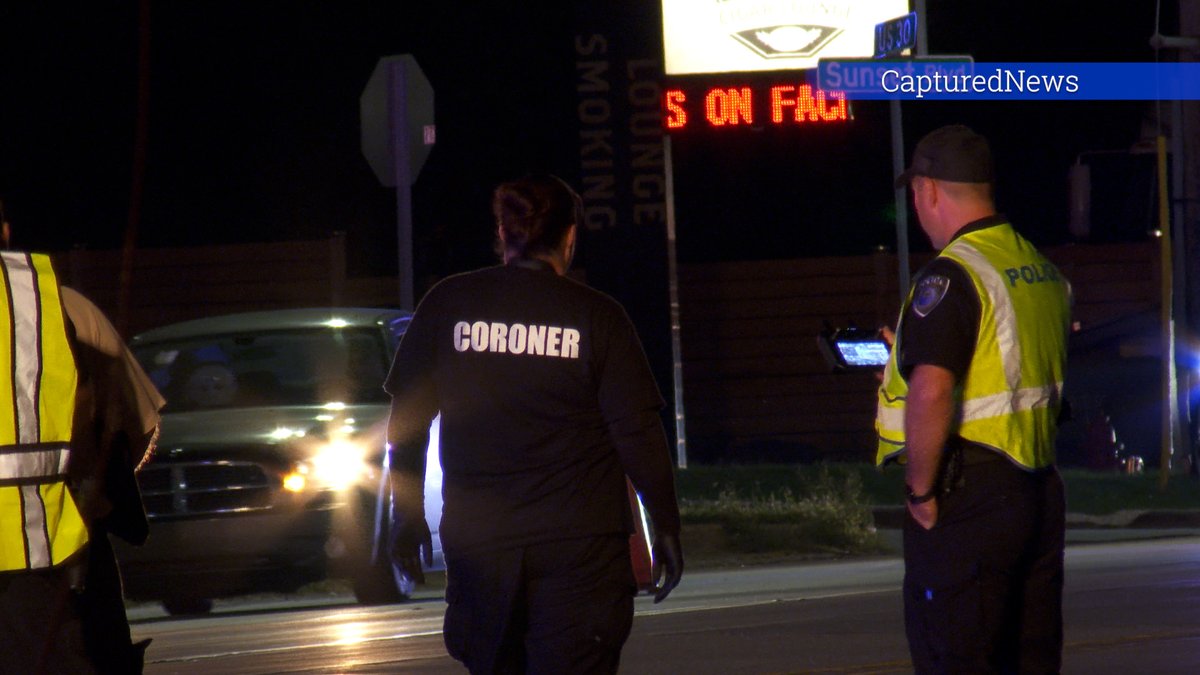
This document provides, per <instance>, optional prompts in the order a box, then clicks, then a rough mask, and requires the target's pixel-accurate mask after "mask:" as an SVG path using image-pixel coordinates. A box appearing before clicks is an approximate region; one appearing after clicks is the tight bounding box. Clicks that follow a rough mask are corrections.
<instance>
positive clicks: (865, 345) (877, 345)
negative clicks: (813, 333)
mask: <svg viewBox="0 0 1200 675" xmlns="http://www.w3.org/2000/svg"><path fill="white" fill-rule="evenodd" d="M817 345H818V346H819V347H820V349H821V355H822V356H824V357H825V359H826V360H827V361H829V365H830V366H831V367H832V368H833V370H834V372H847V371H855V370H880V369H882V368H883V367H884V366H886V365H887V362H888V354H889V351H890V350H889V347H888V343H887V341H886V340H884V339H883V335H881V334H880V332H879V331H878V330H866V329H863V328H827V329H825V330H824V331H822V332H821V334H820V335H818V336H817Z"/></svg>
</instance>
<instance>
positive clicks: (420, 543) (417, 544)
mask: <svg viewBox="0 0 1200 675" xmlns="http://www.w3.org/2000/svg"><path fill="white" fill-rule="evenodd" d="M397 520H398V521H402V522H393V523H392V528H391V531H390V532H389V534H388V538H389V539H390V541H389V546H388V552H389V553H390V555H391V558H392V564H394V565H396V566H397V567H399V568H400V569H401V570H402V571H403V572H404V573H405V574H407V575H408V577H409V578H410V579H412V580H413V581H415V582H417V583H419V584H423V583H425V569H424V568H423V567H422V566H421V560H422V558H424V561H425V566H426V567H429V566H432V565H433V535H432V534H431V533H430V532H429V525H428V523H426V522H425V518H424V516H419V517H417V516H414V517H408V518H401V519H397ZM422 549H424V556H422V555H421V552H422Z"/></svg>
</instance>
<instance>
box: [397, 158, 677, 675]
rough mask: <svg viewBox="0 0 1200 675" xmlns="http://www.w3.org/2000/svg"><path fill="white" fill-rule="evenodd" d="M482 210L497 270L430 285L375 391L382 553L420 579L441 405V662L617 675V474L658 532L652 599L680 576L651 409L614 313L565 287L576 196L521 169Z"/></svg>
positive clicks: (651, 389)
mask: <svg viewBox="0 0 1200 675" xmlns="http://www.w3.org/2000/svg"><path fill="white" fill-rule="evenodd" d="M493 212H494V215H495V217H496V222H497V225H498V234H499V243H500V246H501V249H502V251H503V257H504V264H503V265H500V266H496V267H491V268H486V269H482V270H478V271H476V272H471V273H466V274H461V275H457V276H454V277H450V278H448V279H446V280H444V281H442V282H441V283H439V284H438V285H436V286H435V287H434V288H432V289H431V290H430V291H429V293H428V294H427V295H426V297H425V298H424V299H423V300H422V301H421V304H420V307H419V308H418V309H417V312H416V314H415V316H414V317H413V320H412V322H411V324H410V325H409V328H408V331H407V333H406V334H405V335H404V338H403V340H402V342H401V344H400V348H399V350H398V352H397V354H396V357H395V362H394V363H393V365H392V370H391V372H390V373H389V375H388V379H387V382H386V385H385V388H386V389H387V391H388V392H389V393H390V394H391V395H392V397H393V399H392V409H391V417H390V420H389V425H388V442H389V445H390V452H391V453H392V454H391V467H392V471H393V474H392V479H393V504H394V519H393V522H394V524H393V533H392V534H393V537H392V538H393V545H392V552H393V559H394V560H396V561H397V562H398V564H400V565H401V566H402V567H404V569H406V570H407V571H408V572H409V574H411V575H412V576H414V577H416V578H418V579H419V578H421V561H420V553H419V549H420V548H422V547H423V548H424V549H425V552H426V556H428V551H429V548H428V547H429V543H430V542H429V540H430V535H429V530H428V528H427V526H426V525H425V516H424V508H423V496H422V494H421V491H422V486H423V484H424V458H425V441H426V439H425V433H426V430H427V429H428V428H429V424H430V422H431V420H432V418H433V417H434V415H435V414H437V413H438V411H440V412H441V415H442V420H441V459H442V471H443V481H444V484H443V502H444V507H443V515H442V522H441V527H440V533H441V538H442V547H443V551H444V552H445V557H446V568H447V575H446V578H447V587H446V601H447V602H448V604H449V606H448V608H447V611H446V618H445V630H444V639H445V642H446V648H447V651H448V652H449V653H450V655H451V656H453V657H454V658H456V659H458V660H460V661H462V662H463V663H464V664H466V665H467V667H468V668H469V669H470V670H471V672H473V673H510V672H513V673H516V672H529V673H611V672H615V671H616V670H617V666H618V662H619V658H620V651H621V647H622V645H623V644H624V642H625V640H626V638H627V637H628V635H629V630H630V627H631V622H632V616H633V594H634V592H635V583H634V579H633V573H632V566H631V561H630V549H629V533H630V531H631V513H630V507H629V500H628V495H627V491H626V476H628V477H629V479H630V480H631V481H632V483H633V485H634V486H635V488H636V489H637V491H638V492H639V493H640V494H641V496H642V499H643V501H644V503H645V505H646V508H647V511H648V512H649V515H650V518H651V520H652V523H653V527H654V534H655V537H654V544H653V553H654V560H655V567H656V571H655V579H656V580H657V579H659V578H660V575H661V582H660V583H659V584H658V586H657V591H656V595H655V601H656V602H658V601H661V600H662V599H663V598H665V597H667V594H669V593H670V592H671V590H672V589H673V588H674V587H675V585H676V584H678V583H679V579H680V576H681V574H682V572H683V556H682V553H681V549H680V544H679V511H678V506H677V504H676V497H675V485H674V476H673V473H672V470H671V464H670V457H669V453H668V449H667V444H666V437H665V434H664V433H663V428H662V423H661V421H660V418H659V416H658V411H659V409H660V408H661V407H662V405H663V401H662V398H661V396H660V395H659V392H658V389H657V387H656V386H655V384H654V380H653V379H652V376H651V374H650V369H649V366H648V364H647V361H646V357H645V354H644V352H643V351H642V347H641V344H640V343H639V341H638V338H637V335H636V333H635V332H634V328H633V326H632V324H631V323H630V321H629V318H628V317H627V316H626V314H625V312H624V310H623V309H622V308H621V307H620V305H618V304H617V303H616V302H615V301H614V300H612V299H611V298H609V297H607V296H605V295H603V294H601V293H598V292H596V291H594V290H592V289H590V288H588V287H586V286H584V285H582V284H580V283H577V282H575V281H573V280H571V279H569V278H567V277H565V276H564V273H565V272H566V270H567V269H568V267H569V266H570V263H571V258H572V255H573V253H574V249H575V241H576V223H578V222H579V213H580V200H579V197H578V195H577V194H576V193H575V192H574V191H573V190H572V189H571V188H570V187H568V186H567V185H566V184H565V183H564V182H563V181H561V180H559V179H558V178H555V177H553V176H531V177H526V178H523V179H520V180H516V181H513V182H509V183H505V184H502V185H500V186H499V187H498V188H497V189H496V190H495V193H494V196H493Z"/></svg>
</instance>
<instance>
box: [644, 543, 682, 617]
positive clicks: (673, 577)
mask: <svg viewBox="0 0 1200 675" xmlns="http://www.w3.org/2000/svg"><path fill="white" fill-rule="evenodd" d="M651 576H652V578H653V579H654V587H655V589H656V590H655V592H654V602H655V603H659V602H662V601H663V600H664V599H666V597H667V596H668V595H670V594H671V591H673V590H675V587H676V586H678V585H679V579H680V577H682V576H683V547H682V546H680V544H679V535H677V534H659V535H655V537H654V568H653V569H652V570H651Z"/></svg>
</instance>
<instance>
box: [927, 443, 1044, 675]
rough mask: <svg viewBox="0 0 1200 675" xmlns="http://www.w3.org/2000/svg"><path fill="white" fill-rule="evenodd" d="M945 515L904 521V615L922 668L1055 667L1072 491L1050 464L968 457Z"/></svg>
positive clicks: (946, 499)
mask: <svg viewBox="0 0 1200 675" xmlns="http://www.w3.org/2000/svg"><path fill="white" fill-rule="evenodd" d="M956 483H957V485H956V487H955V488H954V489H953V491H952V492H951V493H950V494H949V495H945V496H943V497H941V498H939V502H938V521H937V524H935V525H934V527H933V528H932V529H930V530H928V531H927V530H925V529H924V528H922V527H921V526H920V525H918V524H917V523H916V521H914V520H913V519H912V517H911V516H909V517H908V518H907V522H906V523H905V528H904V564H905V575H904V619H905V629H906V632H907V636H908V644H909V649H910V651H911V653H912V659H913V666H914V668H915V669H916V672H917V673H972V674H975V673H1022V674H1023V675H1027V674H1035V673H1057V672H1059V670H1060V668H1061V665H1062V640H1063V637H1062V636H1063V634H1062V588H1063V537H1064V529H1065V511H1066V505H1065V497H1064V493H1063V483H1062V478H1061V477H1060V476H1059V474H1058V471H1057V470H1055V469H1054V468H1050V469H1047V470H1044V471H1039V472H1034V473H1031V472H1027V471H1023V470H1021V469H1020V468H1018V467H1016V466H1015V465H1013V464H1011V463H1010V462H1008V461H1007V460H1005V459H1003V458H1000V459H999V460H998V461H991V462H983V463H978V464H970V465H967V466H963V467H962V470H961V479H960V480H958V481H956Z"/></svg>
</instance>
